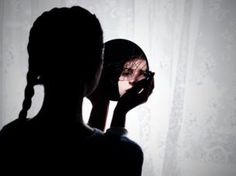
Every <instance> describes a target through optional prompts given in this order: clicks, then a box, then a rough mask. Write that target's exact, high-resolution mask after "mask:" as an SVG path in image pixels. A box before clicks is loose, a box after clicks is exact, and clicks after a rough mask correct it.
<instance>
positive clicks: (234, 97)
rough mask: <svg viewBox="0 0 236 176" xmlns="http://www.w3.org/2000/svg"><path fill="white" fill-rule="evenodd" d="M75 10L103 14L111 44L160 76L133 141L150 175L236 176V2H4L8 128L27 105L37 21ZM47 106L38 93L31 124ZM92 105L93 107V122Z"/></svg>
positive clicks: (139, 112) (1, 24)
mask: <svg viewBox="0 0 236 176" xmlns="http://www.w3.org/2000/svg"><path fill="white" fill-rule="evenodd" d="M72 5H79V6H82V7H84V8H86V9H88V10H89V11H91V12H93V13H95V15H96V16H97V17H98V19H99V20H100V22H101V24H102V28H103V30H104V40H105V41H108V40H110V39H114V38H125V39H129V40H131V41H133V42H135V43H137V44H138V45H139V46H140V47H141V48H142V49H143V50H144V52H145V53H146V55H147V57H148V60H149V65H150V69H151V70H152V71H154V72H155V73H156V74H155V89H154V91H153V94H152V95H151V97H150V98H149V100H148V102H147V103H145V104H143V105H141V106H139V107H137V108H135V109H134V110H132V111H131V112H130V113H129V114H128V117H127V129H128V131H129V137H130V138H131V139H133V140H134V141H136V142H137V143H138V144H140V146H141V147H142V149H143V151H144V165H143V176H157V175H160V176H199V175H201V176H211V175H214V176H222V175H225V176H235V175H236V107H235V105H236V72H235V69H236V59H235V58H236V11H235V9H236V1H234V0H130V1H126V0H103V1H102V0H90V1H86V0H55V1H46V0H32V1H31V0H21V1H18V0H11V1H9V0H1V1H0V57H1V59H0V71H1V74H0V83H1V84H0V97H1V100H0V112H1V117H0V127H2V126H4V125H5V124H7V123H8V122H10V121H12V120H14V119H15V118H17V116H18V113H19V111H20V109H21V106H22V101H23V97H24V95H23V93H24V87H25V85H26V72H27V66H28V65H27V64H28V63H27V59H28V54H27V49H26V48H27V43H28V37H29V30H30V28H31V26H32V24H33V22H34V20H35V19H36V18H37V17H38V16H39V15H40V14H41V13H42V12H43V11H45V10H49V9H51V8H53V7H62V6H72ZM42 101H43V89H42V87H38V88H36V90H35V95H34V97H33V105H32V107H31V109H30V111H29V117H33V116H34V115H35V114H36V113H37V112H38V110H39V108H40V107H41V104H42ZM90 106H91V105H89V103H88V102H87V103H86V101H85V106H84V109H85V116H86V117H87V116H88V115H87V114H88V113H89V110H90V108H91V107H90ZM114 106H115V104H114V103H112V108H114ZM112 108H111V109H110V110H111V111H112ZM86 113H87V114H86ZM109 113H111V112H109ZM108 126H109V123H108ZM0 152H3V151H0Z"/></svg>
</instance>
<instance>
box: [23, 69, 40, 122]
mask: <svg viewBox="0 0 236 176" xmlns="http://www.w3.org/2000/svg"><path fill="white" fill-rule="evenodd" d="M35 83H36V78H35V77H34V75H33V74H32V72H30V71H28V73H27V85H26V87H25V99H24V101H23V104H22V110H21V111H20V114H19V119H21V120H24V119H26V118H27V112H28V110H29V109H30V107H31V104H32V100H31V99H32V97H33V95H34V85H35Z"/></svg>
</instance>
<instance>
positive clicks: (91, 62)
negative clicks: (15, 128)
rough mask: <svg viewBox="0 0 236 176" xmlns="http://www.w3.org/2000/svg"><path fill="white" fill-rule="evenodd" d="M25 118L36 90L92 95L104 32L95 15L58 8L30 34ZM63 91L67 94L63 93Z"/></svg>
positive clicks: (99, 68) (97, 72)
mask: <svg viewBox="0 0 236 176" xmlns="http://www.w3.org/2000/svg"><path fill="white" fill-rule="evenodd" d="M27 49H28V54H29V67H28V74H27V86H26V89H25V100H24V102H23V109H22V111H21V113H20V117H23V118H25V117H26V114H27V110H28V109H29V108H30V105H31V98H32V96H33V94H34V90H33V86H34V85H37V84H42V85H44V87H45V90H46V89H48V90H51V91H52V92H56V91H58V92H60V94H61V95H63V94H66V93H68V94H69V93H70V92H71V93H72V94H73V93H76V91H77V92H79V93H80V94H82V95H83V96H85V95H87V94H89V93H91V92H92V91H93V89H94V88H95V87H96V84H97V81H98V80H99V78H100V72H101V67H102V50H103V32H102V28H101V26H100V23H99V21H98V19H97V18H96V16H95V15H93V14H91V13H90V12H89V11H87V10H85V9H83V8H81V7H78V6H76V7H71V8H54V9H52V10H50V11H47V12H44V13H43V14H42V15H41V16H39V17H38V18H37V19H36V21H35V22H34V24H33V27H32V28H31V30H30V35H29V43H28V48H27ZM62 90H63V91H62Z"/></svg>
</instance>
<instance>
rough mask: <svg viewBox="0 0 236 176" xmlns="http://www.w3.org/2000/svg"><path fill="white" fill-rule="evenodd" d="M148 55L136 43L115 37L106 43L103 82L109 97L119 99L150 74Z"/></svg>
mask: <svg viewBox="0 0 236 176" xmlns="http://www.w3.org/2000/svg"><path fill="white" fill-rule="evenodd" d="M148 71H149V66H148V61H147V58H146V55H145V54H144V52H143V51H142V49H141V48H140V47H139V46H138V45H136V44H135V43H133V42H131V41H129V40H125V39H114V40H110V41H108V42H106V43H105V52H104V69H103V74H102V81H103V84H105V85H106V86H105V87H106V91H107V92H108V94H109V99H111V100H118V98H119V97H120V96H122V95H123V94H124V93H125V92H126V91H127V90H128V89H130V88H132V87H133V85H134V84H135V83H136V82H137V81H140V80H142V79H145V78H146V76H147V75H148Z"/></svg>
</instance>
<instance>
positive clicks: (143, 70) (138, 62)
mask: <svg viewBox="0 0 236 176" xmlns="http://www.w3.org/2000/svg"><path fill="white" fill-rule="evenodd" d="M147 71H148V67H147V62H146V60H144V59H140V58H137V59H133V60H130V61H127V62H126V63H125V64H124V67H123V71H122V73H121V75H120V77H119V81H118V89H119V94H120V96H122V95H124V94H125V93H126V91H127V90H129V89H131V88H132V87H133V86H134V84H135V83H136V82H138V81H140V80H142V79H145V78H146V75H147Z"/></svg>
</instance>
